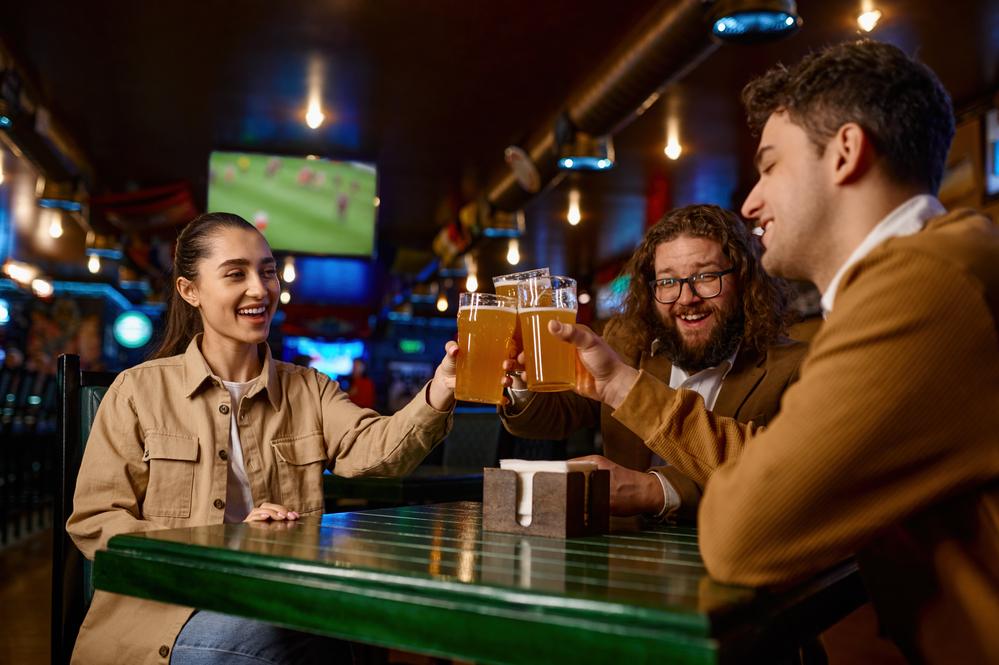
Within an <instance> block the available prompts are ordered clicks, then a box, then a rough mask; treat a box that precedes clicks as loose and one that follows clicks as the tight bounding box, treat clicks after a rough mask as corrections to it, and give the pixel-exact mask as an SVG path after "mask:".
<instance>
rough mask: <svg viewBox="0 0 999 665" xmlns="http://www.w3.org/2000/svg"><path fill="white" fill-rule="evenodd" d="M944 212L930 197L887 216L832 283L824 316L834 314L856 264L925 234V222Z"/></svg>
mask: <svg viewBox="0 0 999 665" xmlns="http://www.w3.org/2000/svg"><path fill="white" fill-rule="evenodd" d="M945 212H947V210H946V209H945V208H944V207H943V204H942V203H940V201H938V200H937V197H935V196H932V195H930V194H919V195H917V196H913V197H912V198H911V199H909V200H908V201H906V202H905V203H903V204H902V205H900V206H898V207H897V208H895V209H894V210H892V211H891V212H890V213H888V216H887V217H885V218H884V219H882V220H881V221H880V222H878V224H877V226H875V227H874V228H873V229H871V232H870V233H868V234H867V237H865V238H864V240H863V241H862V242H861V243H860V244H859V245H857V248H856V249H854V250H853V253H852V254H850V256H849V257H848V258H847V259H846V262H845V263H843V265H841V266H840V267H839V270H837V271H836V274H835V275H833V278H832V281H831V282H829V286H828V287H826V290H825V293H823V294H822V316H828V315H829V312H831V311H832V307H833V301H835V300H836V291H837V290H838V289H839V283H840V282H841V281H842V280H843V277H844V276H845V275H846V272H847V271H848V270H849V269H850V268H851V267H853V265H854V264H855V263H857V262H858V261H860V260H861V259H863V258H864V257H865V256H867V255H868V254H870V253H871V251H873V250H874V248H875V247H877V246H878V245H880V244H881V243H883V242H884V241H885V240H888V239H889V238H898V237H901V236H910V235H912V234H914V233H918V232H920V231H922V230H923V227H924V226H926V222H927V221H928V220H929V219H930V218H932V217H937V216H939V215H942V214H944V213H945Z"/></svg>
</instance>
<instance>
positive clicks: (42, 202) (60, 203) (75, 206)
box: [38, 199, 83, 212]
mask: <svg viewBox="0 0 999 665" xmlns="http://www.w3.org/2000/svg"><path fill="white" fill-rule="evenodd" d="M38 205H39V207H42V208H55V209H57V210H69V211H70V212H79V211H80V210H82V209H83V206H82V205H81V204H80V202H79V201H68V200H66V199H38Z"/></svg>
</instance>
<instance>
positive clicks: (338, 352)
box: [281, 337, 364, 379]
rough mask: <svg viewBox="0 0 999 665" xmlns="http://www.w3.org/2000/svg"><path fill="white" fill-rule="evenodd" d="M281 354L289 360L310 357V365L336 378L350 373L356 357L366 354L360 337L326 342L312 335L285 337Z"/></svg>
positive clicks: (293, 360)
mask: <svg viewBox="0 0 999 665" xmlns="http://www.w3.org/2000/svg"><path fill="white" fill-rule="evenodd" d="M281 356H282V360H285V361H287V362H295V361H296V360H304V358H308V360H309V367H313V368H315V369H317V370H319V371H320V372H322V373H323V374H325V375H327V376H329V377H331V378H334V379H335V378H337V377H338V376H349V375H350V372H351V370H352V369H353V368H354V358H361V357H363V356H364V342H362V341H361V340H359V339H355V340H346V341H345V340H341V341H337V342H324V341H322V340H318V339H313V338H311V337H285V338H284V349H283V351H282V353H281Z"/></svg>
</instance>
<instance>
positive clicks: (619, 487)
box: [571, 455, 666, 517]
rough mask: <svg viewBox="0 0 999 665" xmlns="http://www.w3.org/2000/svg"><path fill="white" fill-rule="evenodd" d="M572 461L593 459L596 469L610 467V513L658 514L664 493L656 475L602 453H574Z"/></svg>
mask: <svg viewBox="0 0 999 665" xmlns="http://www.w3.org/2000/svg"><path fill="white" fill-rule="evenodd" d="M571 461H574V462H596V464H597V468H598V469H606V470H607V471H610V512H611V515H615V516H618V517H627V516H630V515H640V514H653V515H654V514H658V513H659V511H660V510H662V508H663V504H664V503H665V501H666V497H665V496H664V495H663V486H662V483H660V482H659V478H657V477H656V476H655V475H653V474H651V473H646V472H645V471H635V470H633V469H629V468H627V467H623V466H621V465H620V464H616V463H614V462H612V461H610V460H609V459H607V458H606V457H604V456H603V455H587V456H586V457H576V458H574V459H573V460H571Z"/></svg>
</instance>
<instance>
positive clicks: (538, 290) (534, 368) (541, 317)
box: [517, 275, 576, 392]
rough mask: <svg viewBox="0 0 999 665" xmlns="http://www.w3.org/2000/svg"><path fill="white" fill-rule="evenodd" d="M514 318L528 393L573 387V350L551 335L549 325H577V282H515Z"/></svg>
mask: <svg viewBox="0 0 999 665" xmlns="http://www.w3.org/2000/svg"><path fill="white" fill-rule="evenodd" d="M517 317H518V318H519V319H520V328H521V331H522V334H523V336H524V343H523V346H524V366H525V369H526V370H527V371H526V372H525V373H526V375H527V387H528V389H530V390H533V391H535V392H557V391H559V390H571V389H572V388H573V387H575V385H576V348H575V347H574V346H573V345H572V344H570V343H568V342H563V341H562V340H560V339H559V338H558V337H555V335H552V334H551V333H550V332H549V331H548V322H549V321H551V320H556V321H558V322H560V323H575V322H576V280H574V279H571V278H569V277H559V276H554V275H553V276H550V277H531V278H528V279H525V280H522V281H520V282H518V283H517Z"/></svg>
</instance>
